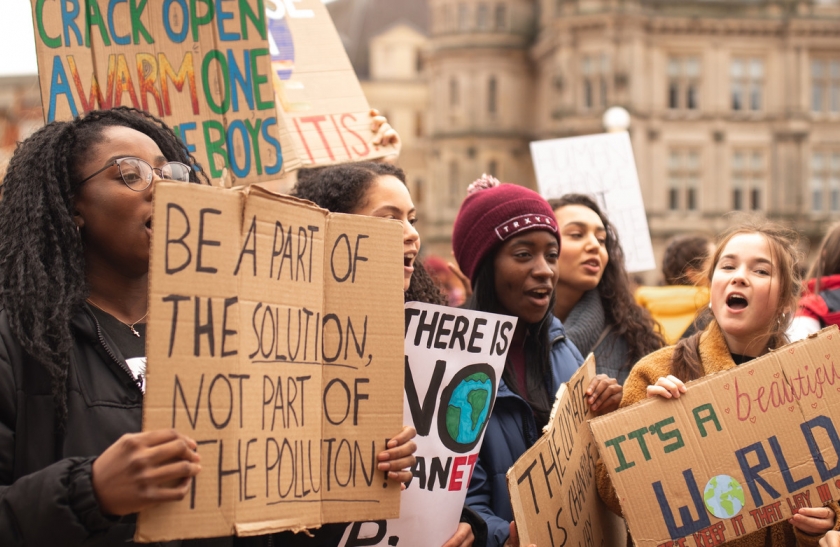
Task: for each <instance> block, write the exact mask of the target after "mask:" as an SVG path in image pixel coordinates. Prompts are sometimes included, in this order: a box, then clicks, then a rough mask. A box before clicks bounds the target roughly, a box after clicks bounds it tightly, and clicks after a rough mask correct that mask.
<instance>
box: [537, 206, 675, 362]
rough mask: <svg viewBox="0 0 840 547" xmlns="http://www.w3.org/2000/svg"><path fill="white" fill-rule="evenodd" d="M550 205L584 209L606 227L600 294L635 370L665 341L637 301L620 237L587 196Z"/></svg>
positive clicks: (606, 312) (607, 313)
mask: <svg viewBox="0 0 840 547" xmlns="http://www.w3.org/2000/svg"><path fill="white" fill-rule="evenodd" d="M548 203H549V204H550V205H551V208H552V209H554V210H555V211H556V210H557V209H559V208H561V207H566V206H567V205H582V206H584V207H587V208H589V209H591V210H592V211H594V212H595V214H596V215H598V217H599V218H600V219H601V222H602V223H603V224H604V228H605V229H606V231H607V241H606V247H607V256H609V261H608V262H607V265H606V267H604V275H603V276H602V277H601V281H600V282H599V283H598V293H599V295H600V296H601V304H602V305H603V306H604V314H605V315H606V322H607V324H609V325H612V328H613V332H615V333H616V334H617V335H618V336H620V337H621V338H623V339H624V340H625V341H626V342H627V346H628V349H629V352H628V354H627V360H626V361H625V365H624V366H625V367H631V366H633V365H634V364H635V363H636V361H638V360H639V359H641V358H642V357H644V356H645V355H647V354H649V353H651V352H653V351H656V350H658V349H659V348H661V347H663V346H664V345H665V339H664V338H663V337H662V334H660V332H659V328H658V326H657V325H656V323H655V322H654V320H653V318H652V317H651V316H650V313H648V311H647V310H646V309H644V308H643V307H641V306H639V305H638V304H636V301H635V300H634V299H633V294H632V292H631V290H630V280H629V279H628V277H627V271H626V270H625V269H624V251H623V250H622V249H621V244H620V243H619V241H618V233H617V232H616V231H615V227H614V226H613V225H612V224H610V221H609V219H608V218H607V216H606V215H605V214H604V213H603V211H601V208H600V207H599V206H598V204H597V203H596V202H595V200H593V199H592V198H591V197H589V196H586V195H583V194H566V195H565V196H563V197H562V198H559V199H552V200H549V202H548Z"/></svg>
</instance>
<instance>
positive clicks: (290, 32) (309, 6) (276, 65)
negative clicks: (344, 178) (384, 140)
mask: <svg viewBox="0 0 840 547" xmlns="http://www.w3.org/2000/svg"><path fill="white" fill-rule="evenodd" d="M284 15H285V16H284ZM268 30H269V50H270V51H271V65H272V81H273V83H274V90H275V93H276V96H277V112H278V113H279V115H280V116H281V117H282V118H283V120H285V123H284V125H285V126H286V127H287V128H288V131H289V135H288V138H289V139H290V141H289V142H290V144H289V145H287V141H285V140H284V141H283V150H284V151H286V150H289V149H290V150H291V153H288V154H286V158H287V159H286V163H287V169H290V170H292V169H297V168H299V167H311V166H314V165H329V164H335V163H344V162H351V161H364V160H371V159H375V158H380V157H384V156H387V155H390V154H394V153H395V150H394V149H393V148H392V147H378V148H377V147H374V146H373V145H372V144H371V139H372V137H373V135H372V133H371V130H370V123H371V119H370V116H369V111H370V107H369V106H368V102H367V99H365V96H364V93H363V92H362V87H361V85H360V84H359V80H358V78H356V73H355V72H354V70H353V66H352V65H351V64H350V59H349V58H348V57H347V52H346V51H345V50H344V45H343V44H342V43H341V38H340V37H339V35H338V31H336V29H335V26H334V25H333V22H332V19H331V18H330V14H329V12H328V11H327V8H326V6H324V4H323V2H322V0H294V2H293V1H292V0H285V2H284V3H281V2H279V1H278V2H277V9H276V10H273V11H272V10H269V15H268Z"/></svg>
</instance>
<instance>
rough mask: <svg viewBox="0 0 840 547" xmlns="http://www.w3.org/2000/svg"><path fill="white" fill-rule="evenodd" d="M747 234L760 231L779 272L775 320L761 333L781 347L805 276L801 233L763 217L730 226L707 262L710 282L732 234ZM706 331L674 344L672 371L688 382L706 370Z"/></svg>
mask: <svg viewBox="0 0 840 547" xmlns="http://www.w3.org/2000/svg"><path fill="white" fill-rule="evenodd" d="M743 234H760V235H762V236H764V238H765V239H766V240H767V244H768V245H769V246H770V260H772V262H773V275H778V276H779V301H778V302H777V303H776V310H775V313H774V314H773V319H774V320H773V321H770V326H769V327H768V329H767V331H766V332H764V333H761V334H759V335H758V336H757V337H758V338H760V337H762V336H769V340H768V344H767V347H771V348H778V347H781V346H783V345H785V344H787V343H788V339H787V336H786V335H785V331H786V330H787V328H788V326H789V325H790V322H791V320H792V319H793V312H794V311H795V310H796V305H797V302H798V300H799V292H800V290H801V289H802V277H801V276H800V274H799V264H800V263H801V261H802V252H801V251H800V250H799V234H797V233H796V232H795V231H793V230H790V229H788V228H785V227H783V226H779V225H778V224H773V223H771V222H767V221H762V220H751V221H747V222H744V223H742V224H739V225H737V226H734V227H732V228H730V229H728V230H727V231H725V232H724V233H723V234H721V236H720V237H719V239H718V244H717V249H716V250H715V253H714V254H713V255H712V259H711V260H709V261H708V263H707V265H706V274H705V279H706V280H707V281H708V283H709V285H711V283H712V277H713V276H714V273H715V268H716V266H717V263H718V261H719V260H720V257H721V255H722V254H723V250H724V248H725V247H726V245H727V244H728V243H729V242H730V241H731V240H732V238H734V237H735V236H738V235H743ZM705 313H706V314H710V313H711V312H710V311H707V312H705ZM702 334H703V331H700V332H697V333H696V334H693V335H692V336H689V337H688V338H685V339H683V340H680V341H679V342H678V343H677V345H676V346H675V347H674V354H673V356H672V357H671V374H673V375H674V376H676V377H677V378H679V379H680V380H682V381H684V382H688V381H690V380H696V379H697V378H701V377H703V376H704V374H705V373H704V370H703V363H702V362H701V360H700V336H701V335H702Z"/></svg>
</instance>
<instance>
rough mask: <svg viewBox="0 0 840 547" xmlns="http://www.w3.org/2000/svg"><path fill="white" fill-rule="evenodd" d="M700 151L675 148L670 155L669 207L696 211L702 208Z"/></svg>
mask: <svg viewBox="0 0 840 547" xmlns="http://www.w3.org/2000/svg"><path fill="white" fill-rule="evenodd" d="M699 192H700V151H699V150H694V149H674V150H671V153H670V155H669V156H668V209H670V210H671V211H696V210H698V209H699V208H700V203H699V201H700V195H699Z"/></svg>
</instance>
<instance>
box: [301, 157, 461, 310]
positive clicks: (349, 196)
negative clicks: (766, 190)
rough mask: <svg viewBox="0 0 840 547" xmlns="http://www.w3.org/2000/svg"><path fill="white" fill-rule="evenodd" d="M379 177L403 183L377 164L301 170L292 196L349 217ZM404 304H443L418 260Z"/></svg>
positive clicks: (396, 171)
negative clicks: (386, 177) (346, 214)
mask: <svg viewBox="0 0 840 547" xmlns="http://www.w3.org/2000/svg"><path fill="white" fill-rule="evenodd" d="M382 176H392V177H396V178H397V179H399V180H400V181H401V182H402V183H403V184H405V173H404V172H403V170H402V169H400V168H399V167H396V166H394V165H391V164H388V163H377V162H362V163H346V164H342V165H334V166H330V167H318V168H315V169H301V170H300V171H298V181H297V184H295V187H294V189H293V190H292V195H293V196H295V197H299V198H301V199H308V200H309V201H311V202H313V203H315V204H316V205H318V206H319V207H323V208H324V209H327V210H329V211H332V212H333V213H349V214H352V213H353V212H354V211H357V210H359V209H360V208H361V207H364V206H365V201H364V199H365V196H366V195H367V191H368V189H369V188H370V187H371V186H372V185H373V183H374V181H376V179H377V178H379V177H382ZM405 301H406V302H425V303H427V304H441V305H446V297H444V296H443V294H441V292H440V289H438V287H437V285H436V284H435V282H434V280H433V279H432V276H430V275H429V273H428V272H427V271H426V269H425V268H424V267H423V264H422V263H421V262H420V261H419V260H417V261H415V262H414V274H413V275H412V276H411V282H410V284H409V286H408V290H407V291H405Z"/></svg>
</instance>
